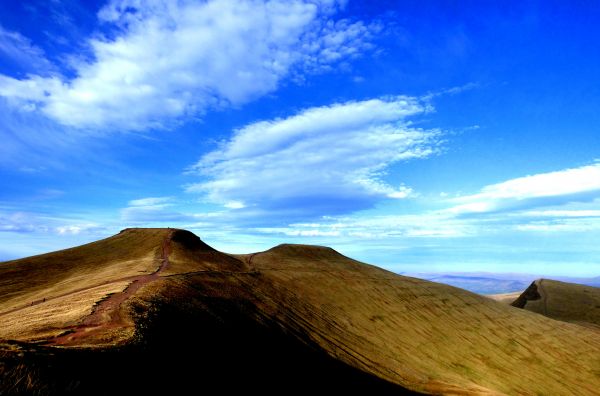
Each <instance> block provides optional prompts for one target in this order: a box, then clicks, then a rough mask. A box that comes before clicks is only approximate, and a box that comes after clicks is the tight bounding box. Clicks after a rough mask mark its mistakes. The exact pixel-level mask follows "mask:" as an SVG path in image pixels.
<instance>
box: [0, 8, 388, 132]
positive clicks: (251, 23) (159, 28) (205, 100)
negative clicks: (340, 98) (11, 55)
mask: <svg viewBox="0 0 600 396" xmlns="http://www.w3.org/2000/svg"><path fill="white" fill-rule="evenodd" d="M341 7H342V5H341V4H340V3H339V2H336V1H327V0H323V1H308V0H295V1H282V0H260V1H250V0H243V1H236V2H232V1H229V0H211V1H206V2H196V1H167V0H163V1H161V0H155V1H147V2H140V1H133V0H114V1H111V2H110V3H109V4H108V5H106V6H105V7H104V8H102V9H101V10H100V12H99V14H98V16H99V18H100V20H101V21H102V22H104V23H105V24H106V26H107V29H109V30H111V32H112V34H113V35H114V37H111V38H104V37H100V38H93V39H90V40H89V43H88V44H89V46H90V48H91V53H92V55H93V56H92V57H91V59H89V60H79V61H76V62H75V64H74V65H73V66H74V69H75V70H74V71H75V77H74V78H72V79H63V78H61V77H59V76H54V77H46V76H42V75H32V76H30V77H28V78H26V79H17V78H13V77H8V76H0V95H1V96H4V97H6V98H9V99H11V100H12V102H16V104H17V106H18V107H20V108H22V109H28V110H36V111H40V112H42V113H43V114H45V115H47V116H48V117H50V118H52V119H54V120H56V121H58V122H59V123H61V124H63V125H66V126H72V127H78V128H105V127H113V128H119V129H129V130H139V129H146V128H152V127H155V128H160V127H165V126H168V125H170V124H171V123H172V122H174V120H178V119H181V118H182V117H195V116H198V115H201V114H202V113H203V112H204V111H206V110H207V109H210V108H219V107H222V106H229V105H234V106H235V105H240V104H243V103H246V102H248V101H250V100H252V99H255V98H256V97H259V96H261V95H264V94H266V93H269V92H272V91H274V90H275V89H276V88H277V87H278V85H279V84H281V82H282V80H283V79H285V78H291V79H296V80H297V79H302V77H303V76H304V75H305V74H306V73H315V72H322V71H326V70H328V69H329V68H331V67H332V65H335V64H337V63H339V62H341V61H343V60H345V59H351V58H353V57H357V56H360V55H361V54H362V53H364V52H365V51H367V50H368V49H370V48H371V47H372V44H371V38H372V35H373V34H374V33H375V32H376V31H377V30H378V29H379V26H378V25H377V24H366V23H363V22H361V21H348V20H334V19H333V17H334V15H335V14H336V13H337V12H338V11H339V9H340V8H341ZM13 41H14V40H13ZM24 43H25V44H27V43H26V42H24ZM31 48H33V47H31ZM29 52H31V56H34V55H36V53H35V52H34V51H33V49H31V50H30V51H29ZM124 109H126V111H124Z"/></svg>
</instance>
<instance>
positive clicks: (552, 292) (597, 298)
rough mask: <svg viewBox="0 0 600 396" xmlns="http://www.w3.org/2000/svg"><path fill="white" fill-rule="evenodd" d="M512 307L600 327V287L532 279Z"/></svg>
mask: <svg viewBox="0 0 600 396" xmlns="http://www.w3.org/2000/svg"><path fill="white" fill-rule="evenodd" d="M512 305H513V306H515V307H518V308H523V309H526V310H528V311H532V312H536V313H539V314H542V315H544V316H547V317H549V318H552V319H556V320H562V321H565V322H571V323H577V324H582V325H586V326H591V327H596V328H597V329H600V288H598V287H593V286H586V285H578V284H575V283H566V282H560V281H555V280H550V279H538V280H536V281H534V282H533V283H532V284H531V285H530V286H529V287H528V288H527V289H526V290H525V291H524V292H523V293H522V294H521V295H520V296H519V297H518V298H517V299H516V300H515V301H514V302H513V303H512Z"/></svg>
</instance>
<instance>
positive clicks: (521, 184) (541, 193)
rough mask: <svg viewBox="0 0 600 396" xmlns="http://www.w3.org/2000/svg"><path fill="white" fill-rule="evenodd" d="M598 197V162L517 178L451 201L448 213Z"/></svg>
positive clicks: (520, 206)
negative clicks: (453, 203)
mask: <svg viewBox="0 0 600 396" xmlns="http://www.w3.org/2000/svg"><path fill="white" fill-rule="evenodd" d="M598 197H600V163H595V164H592V165H587V166H582V167H579V168H570V169H564V170H561V171H556V172H549V173H540V174H537V175H531V176H525V177H519V178H516V179H512V180H508V181H505V182H502V183H498V184H492V185H489V186H486V187H484V188H483V189H482V190H481V192H479V193H477V194H473V195H467V196H462V197H459V198H456V199H454V200H453V202H455V203H457V205H456V206H454V207H453V208H452V209H450V211H451V212H453V213H456V214H461V213H490V212H497V211H503V210H519V209H526V208H531V207H537V206H551V205H560V204H566V203H569V202H578V201H579V202H585V201H590V200H593V199H595V198H598Z"/></svg>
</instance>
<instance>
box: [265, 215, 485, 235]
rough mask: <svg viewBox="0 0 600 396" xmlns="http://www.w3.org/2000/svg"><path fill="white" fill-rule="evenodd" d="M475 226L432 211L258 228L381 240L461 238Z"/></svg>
mask: <svg viewBox="0 0 600 396" xmlns="http://www.w3.org/2000/svg"><path fill="white" fill-rule="evenodd" d="M475 230H476V227H473V226H472V225H471V224H469V222H468V221H464V220H460V219H455V218H452V217H451V216H448V215H444V214H440V213H432V212H429V213H421V214H418V215H412V214H410V215H409V214H407V215H371V216H365V215H360V216H344V217H337V216H336V217H325V218H323V219H322V221H321V222H320V223H295V224H290V225H288V226H286V227H263V228H256V231H258V232H260V233H266V234H275V235H277V234H281V235H286V236H300V237H302V236H313V237H337V238H336V239H340V238H341V239H344V240H365V239H369V240H378V241H384V240H390V239H392V240H393V239H402V238H436V239H437V238H458V237H466V236H472V235H473V233H474V231H475Z"/></svg>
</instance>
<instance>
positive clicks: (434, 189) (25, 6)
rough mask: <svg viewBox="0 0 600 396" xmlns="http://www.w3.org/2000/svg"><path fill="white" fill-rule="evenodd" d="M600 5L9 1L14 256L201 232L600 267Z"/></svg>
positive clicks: (553, 268) (508, 263)
mask: <svg viewBox="0 0 600 396" xmlns="http://www.w3.org/2000/svg"><path fill="white" fill-rule="evenodd" d="M599 18H600V5H598V4H595V3H594V2H586V1H572V2H564V1H547V0H544V1H514V2H513V1H508V2H481V1H472V2H471V1H450V0H448V1H428V2H422V1H376V2H372V1H359V0H354V1H352V0H350V1H347V2H346V1H342V0H340V1H336V0H286V1H279V0H271V1H269V0H239V1H235V2H233V1H229V0H210V1H187V0H179V1H167V0H149V1H141V0H109V1H75V0H51V1H49V0H40V1H27V0H23V1H16V0H4V1H2V3H1V4H0V181H1V189H0V260H9V259H14V258H18V257H24V256H29V255H33V254H39V253H44V252H48V251H52V250H57V249H62V248H66V247H70V246H76V245H79V244H83V243H87V242H90V241H94V240H97V239H100V238H104V237H107V236H110V235H112V234H115V233H117V232H118V231H119V230H121V229H123V228H126V227H177V228H184V229H188V230H190V231H192V232H194V233H196V234H197V235H198V236H200V237H201V238H202V239H203V240H204V241H205V242H207V243H209V244H210V245H212V246H213V247H215V248H217V249H220V250H223V251H227V252H232V253H241V252H253V251H260V250H265V249H268V248H270V247H272V246H274V245H277V244H279V243H305V244H318V245H328V246H331V247H333V248H335V249H337V250H338V251H340V252H341V253H344V254H346V255H349V256H351V257H353V258H356V259H359V260H361V261H365V262H369V263H373V264H376V265H379V266H382V267H384V268H387V269H389V270H392V271H395V272H399V273H407V272H461V271H462V272H469V271H486V272H496V273H500V272H523V273H535V274H542V275H547V276H551V275H555V276H558V275H561V276H584V277H585V276H590V277H591V276H599V275H600V111H598V107H599V104H600V78H599V77H598V70H600V51H599V50H598V43H599V42H600V29H598V28H597V21H598V20H599Z"/></svg>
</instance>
